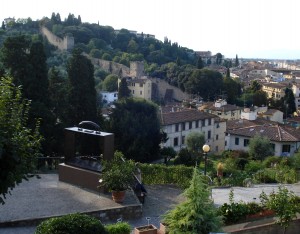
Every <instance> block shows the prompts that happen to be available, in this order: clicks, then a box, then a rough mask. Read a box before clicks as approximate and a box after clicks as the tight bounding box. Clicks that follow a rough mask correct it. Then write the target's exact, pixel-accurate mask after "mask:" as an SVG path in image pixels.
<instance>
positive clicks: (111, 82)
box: [102, 74, 119, 92]
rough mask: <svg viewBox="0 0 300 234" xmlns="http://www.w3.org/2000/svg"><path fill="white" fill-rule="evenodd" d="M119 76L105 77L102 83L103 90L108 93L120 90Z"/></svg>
mask: <svg viewBox="0 0 300 234" xmlns="http://www.w3.org/2000/svg"><path fill="white" fill-rule="evenodd" d="M118 78H119V77H118V76H117V75H113V74H110V75H108V76H107V77H105V79H104V81H103V83H102V89H103V90H105V91H108V92H114V91H117V90H118Z"/></svg>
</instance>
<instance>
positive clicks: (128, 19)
mask: <svg viewBox="0 0 300 234" xmlns="http://www.w3.org/2000/svg"><path fill="white" fill-rule="evenodd" d="M299 9H300V1H299V0H206V1H204V0H147V1H146V0H85V1H80V0H60V1H57V0H52V1H42V0H27V1H24V0H15V1H5V3H4V4H0V20H3V19H4V18H7V17H15V19H18V18H28V17H31V18H32V19H33V20H36V19H41V18H42V17H43V16H47V17H49V18H50V17H51V14H52V12H55V13H59V14H60V16H61V19H62V20H64V19H65V18H66V17H67V16H68V14H69V13H72V14H74V15H75V16H76V17H77V16H78V15H80V16H81V20H82V21H83V22H89V23H98V21H99V24H100V25H109V26H112V27H113V28H114V29H121V28H126V29H129V30H135V31H138V32H144V33H147V34H154V35H155V36H156V38H157V39H159V40H163V39H164V37H168V39H169V40H171V41H172V42H177V43H178V44H179V45H180V46H183V47H188V48H190V49H193V50H196V51H199V50H200V51H207V50H209V51H211V52H212V53H213V54H215V53H218V52H220V53H222V54H223V55H225V57H229V58H230V57H235V56H236V54H237V55H238V57H239V58H277V59H300V14H299Z"/></svg>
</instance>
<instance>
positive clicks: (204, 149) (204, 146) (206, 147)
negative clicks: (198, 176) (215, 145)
mask: <svg viewBox="0 0 300 234" xmlns="http://www.w3.org/2000/svg"><path fill="white" fill-rule="evenodd" d="M202 150H203V154H204V175H206V164H207V153H208V152H209V150H210V147H209V145H207V144H205V145H203V147H202Z"/></svg>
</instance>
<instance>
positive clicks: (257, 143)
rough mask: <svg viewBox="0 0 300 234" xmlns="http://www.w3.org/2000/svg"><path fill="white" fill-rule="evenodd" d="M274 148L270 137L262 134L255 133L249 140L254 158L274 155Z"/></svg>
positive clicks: (261, 158)
mask: <svg viewBox="0 0 300 234" xmlns="http://www.w3.org/2000/svg"><path fill="white" fill-rule="evenodd" d="M273 154H274V150H273V148H272V146H271V143H270V139H269V138H267V137H263V136H260V135H255V136H254V137H253V138H251V139H250V141H249V155H250V156H251V157H252V158H253V159H257V160H261V161H262V160H264V159H265V158H266V157H267V156H270V155H273Z"/></svg>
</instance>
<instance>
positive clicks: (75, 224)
mask: <svg viewBox="0 0 300 234" xmlns="http://www.w3.org/2000/svg"><path fill="white" fill-rule="evenodd" d="M54 233H64V234H74V233H80V234H90V233H97V234H106V233H107V232H106V230H105V228H104V226H103V224H102V223H101V222H100V221H99V220H98V219H96V218H95V217H91V216H88V215H85V214H79V213H76V214H69V215H65V216H61V217H56V218H50V219H47V220H45V221H43V222H42V223H41V224H40V225H38V226H37V229H36V232H35V234H54Z"/></svg>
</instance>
